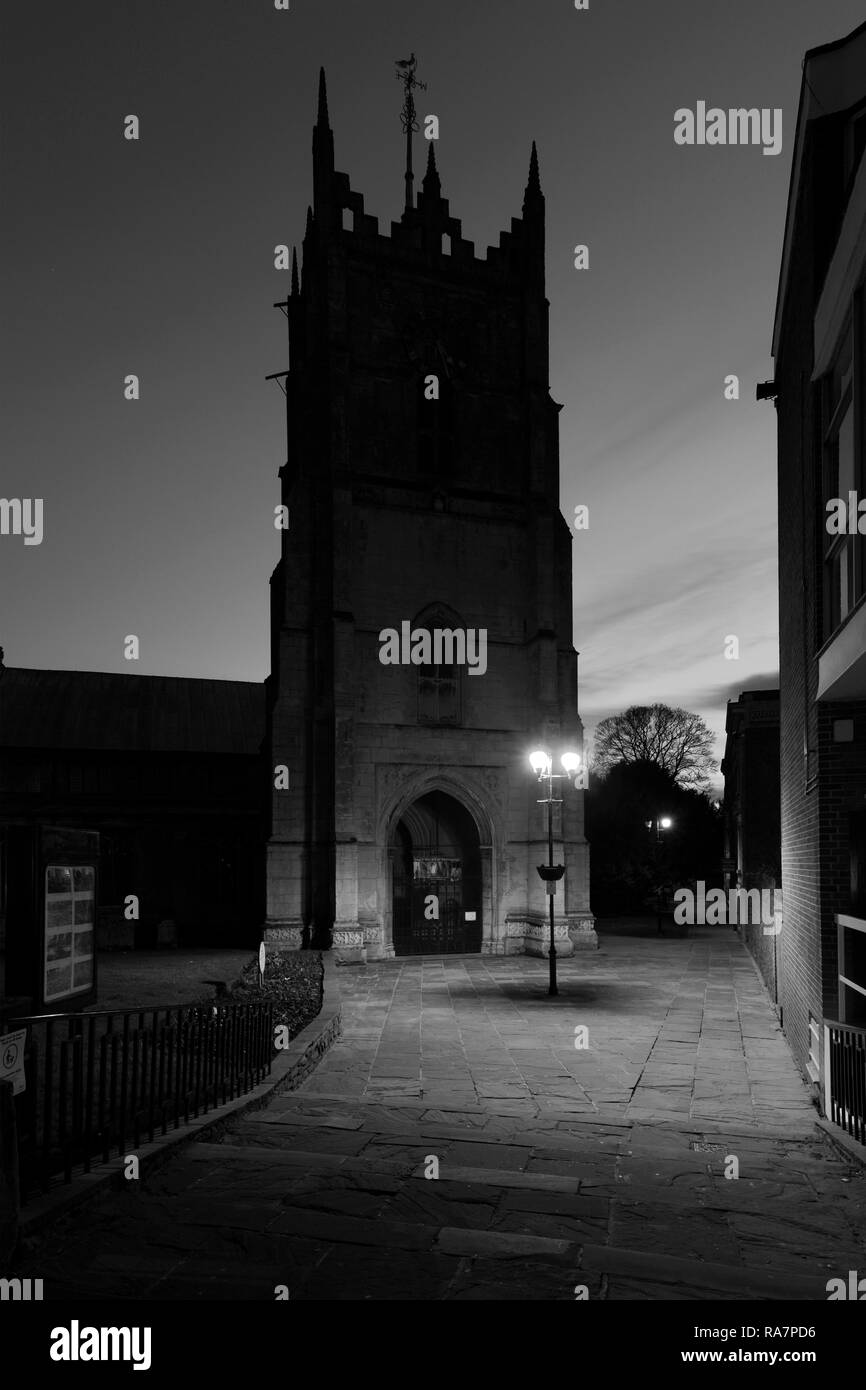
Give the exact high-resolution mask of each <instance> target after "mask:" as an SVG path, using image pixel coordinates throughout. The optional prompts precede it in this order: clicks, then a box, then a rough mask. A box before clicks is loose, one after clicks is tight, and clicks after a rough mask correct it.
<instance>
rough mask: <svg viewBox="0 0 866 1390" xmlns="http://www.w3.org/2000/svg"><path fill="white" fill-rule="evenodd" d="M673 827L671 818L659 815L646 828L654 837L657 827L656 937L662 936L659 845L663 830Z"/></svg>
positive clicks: (654, 852)
mask: <svg viewBox="0 0 866 1390" xmlns="http://www.w3.org/2000/svg"><path fill="white" fill-rule="evenodd" d="M672 825H673V821H672V820H671V818H670V816H658V815H657V816H656V818H655V820H654V821H652V820H648V821H647V823H646V828H647V830H648V831H649V832H650V835H652V828H653V826H655V831H656V837H655V840H654V842H653V865H654V867H655V874H656V936H661V934H662V893H661V884H660V883H659V877H658V871H659V845H660V844H661V842H662V831H663V830H670V828H671V826H672Z"/></svg>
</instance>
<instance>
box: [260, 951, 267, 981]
mask: <svg viewBox="0 0 866 1390" xmlns="http://www.w3.org/2000/svg"><path fill="white" fill-rule="evenodd" d="M266 959H267V951H266V950H265V943H264V942H262V943H261V945H260V946H259V989H264V985H265V961H266Z"/></svg>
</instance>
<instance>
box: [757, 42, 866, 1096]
mask: <svg viewBox="0 0 866 1390" xmlns="http://www.w3.org/2000/svg"><path fill="white" fill-rule="evenodd" d="M864 147H866V24H863V25H861V26H860V27H859V28H858V29H856V30H854V32H853V33H851V34H849V35H848V36H847V37H846V38H844V39H841V40H839V41H838V42H835V43H830V44H827V45H825V46H823V47H821V48H816V49H812V50H811V51H810V52H809V53H807V54H806V57H805V61H804V66H803V80H802V87H801V95H800V107H799V113H798V117H797V127H796V137H795V147H794V152H793V168H792V176H791V185H790V192H789V198H788V211H787V219H786V225H785V235H784V247H783V255H782V264H781V274H780V282H779V290H778V299H777V307H776V317H775V327H774V334H773V356H774V359H775V381H774V385H773V390H774V392H775V395H776V408H777V412H778V455H779V461H778V496H779V585H780V606H779V611H780V659H781V660H780V684H781V704H780V725H781V787H782V881H783V884H784V895H785V905H784V929H783V931H782V934H781V939H780V952H781V971H780V1003H781V1006H782V1011H783V1022H784V1028H785V1031H786V1033H787V1036H788V1039H789V1041H790V1044H791V1047H792V1049H793V1051H794V1054H795V1056H796V1058H797V1059H798V1061H799V1063H800V1065H801V1067H802V1068H803V1070H804V1072H805V1073H806V1074H807V1075H808V1076H809V1077H810V1078H811V1079H812V1081H814V1082H815V1083H817V1084H818V1085H819V1086H820V1087H821V1088H822V1090H823V1099H824V1105H825V1107H826V1106H827V1105H828V1100H829V1097H828V1088H829V1085H830V1068H831V1062H832V1061H833V1058H832V1056H831V1053H832V1051H833V1048H836V1049H837V1050H838V1048H839V1047H842V1046H843V1045H844V1047H845V1048H848V1049H849V1054H848V1055H849V1057H850V1058H852V1059H855V1060H854V1061H853V1065H855V1067H856V1068H859V1070H860V1075H861V1079H862V1076H863V1070H864V1067H866V1061H864V1058H866V1054H864V1051H863V1039H862V1038H861V1039H860V1042H858V1041H857V1038H858V1036H859V1035H857V1034H855V1033H853V1032H848V1033H847V1034H846V1033H845V1032H844V1030H841V1031H840V1030H838V1029H835V1031H834V1029H833V1028H831V1027H830V1025H835V1023H836V1022H838V1021H841V1022H842V1023H843V1024H844V1023H847V1024H848V1025H857V1024H863V1023H864V1022H866V1007H864V1006H866V949H864V948H866V571H864V544H866V543H864V540H863V536H862V534H856V533H846V534H839V535H836V534H832V533H831V532H830V530H828V525H827V522H828V510H827V504H828V503H831V502H832V500H833V499H837V498H838V499H843V500H844V502H845V504H846V510H847V504H848V502H849V494H851V493H852V492H853V493H856V494H858V495H859V497H861V498H862V497H864V496H866V469H864V447H866V446H864V440H866V318H864V277H866V160H864V157H863V152H864ZM864 510H866V509H864ZM864 525H866V522H862V523H861V528H862V526H864ZM855 529H856V521H855ZM825 1025H827V1026H825ZM834 1039H835V1041H834ZM856 1059H859V1060H856ZM836 1118H838V1116H836ZM840 1122H841V1121H840Z"/></svg>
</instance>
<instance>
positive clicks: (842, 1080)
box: [824, 1018, 866, 1144]
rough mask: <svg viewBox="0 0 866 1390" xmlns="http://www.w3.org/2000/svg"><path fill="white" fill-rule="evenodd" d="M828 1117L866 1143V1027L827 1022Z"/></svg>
mask: <svg viewBox="0 0 866 1390" xmlns="http://www.w3.org/2000/svg"><path fill="white" fill-rule="evenodd" d="M824 1047H825V1050H826V1054H827V1055H826V1057H825V1066H826V1069H827V1085H826V1086H825V1090H826V1092H827V1094H826V1098H825V1107H826V1111H827V1118H828V1119H829V1120H831V1121H832V1123H833V1124H834V1125H838V1126H839V1128H840V1129H844V1130H845V1131H846V1132H847V1133H848V1134H850V1135H851V1138H852V1139H856V1140H857V1141H858V1143H860V1144H866V1028H853V1027H852V1026H851V1025H850V1024H848V1023H838V1022H837V1021H836V1020H835V1019H830V1018H825V1019H824Z"/></svg>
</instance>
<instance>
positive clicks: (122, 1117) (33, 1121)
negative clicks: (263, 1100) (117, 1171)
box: [8, 1000, 274, 1204]
mask: <svg viewBox="0 0 866 1390" xmlns="http://www.w3.org/2000/svg"><path fill="white" fill-rule="evenodd" d="M8 1026H9V1027H10V1028H13V1029H18V1028H24V1027H26V1028H27V1043H26V1050H25V1058H24V1071H25V1089H24V1091H23V1092H22V1093H21V1094H20V1095H19V1096H17V1097H16V1121H17V1129H18V1159H19V1173H20V1183H21V1202H22V1204H23V1203H24V1202H25V1201H26V1200H27V1197H28V1195H32V1194H33V1193H34V1192H36V1191H39V1190H41V1191H43V1192H44V1191H47V1190H48V1187H49V1186H50V1184H51V1181H52V1179H56V1178H57V1177H58V1175H61V1174H62V1177H63V1181H65V1182H70V1181H71V1180H72V1174H73V1170H79V1171H83V1172H85V1173H88V1172H90V1170H91V1166H92V1165H93V1164H94V1163H99V1162H103V1163H107V1162H108V1161H109V1160H110V1158H111V1157H112V1155H124V1154H126V1153H127V1152H129V1149H130V1148H132V1149H133V1150H134V1149H135V1148H137V1147H138V1146H139V1145H140V1144H141V1143H142V1142H147V1141H150V1140H152V1139H153V1138H154V1136H155V1135H156V1134H157V1133H160V1134H167V1133H168V1130H169V1127H171V1128H173V1129H177V1128H178V1127H179V1126H180V1125H181V1124H188V1123H189V1121H190V1119H191V1118H195V1117H197V1116H198V1115H201V1114H207V1113H208V1110H209V1109H213V1108H214V1107H216V1106H218V1105H223V1104H225V1103H226V1102H227V1101H230V1100H234V1099H235V1098H236V1097H237V1096H240V1095H243V1094H245V1092H247V1091H250V1090H252V1089H253V1087H254V1086H257V1085H258V1084H259V1082H261V1081H263V1080H264V1078H265V1077H266V1076H267V1075H268V1073H269V1072H270V1069H271V1062H272V1059H273V1055H274V1047H273V1038H274V1030H273V1005H272V1004H271V1003H270V1002H269V1001H266V1000H262V1001H254V1002H252V1003H244V1004H232V1003H222V1004H193V1005H189V1004H187V1005H173V1006H171V1007H159V1008H148V1009H122V1010H112V1011H101V1012H95V1013H85V1014H83V1013H75V1014H35V1015H30V1016H28V1017H22V1018H14V1019H10V1020H9V1024H8Z"/></svg>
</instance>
